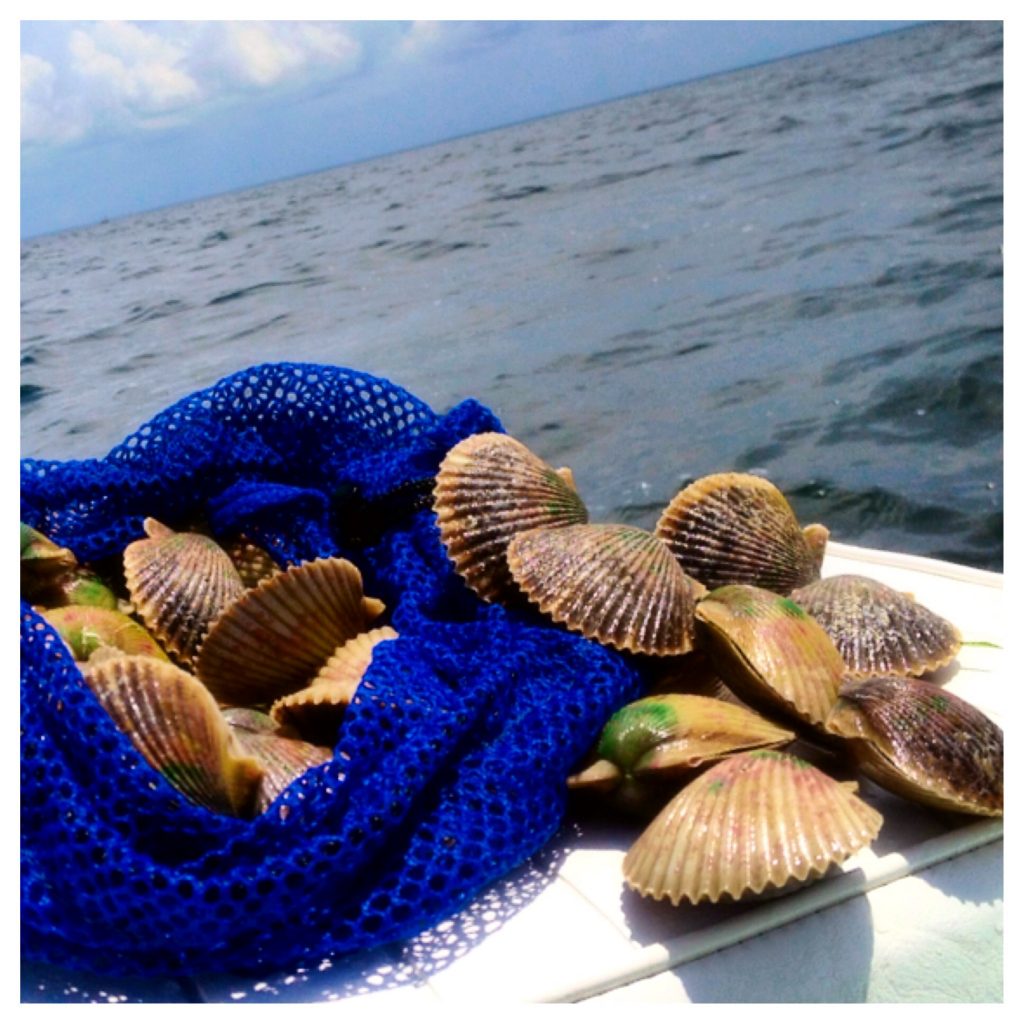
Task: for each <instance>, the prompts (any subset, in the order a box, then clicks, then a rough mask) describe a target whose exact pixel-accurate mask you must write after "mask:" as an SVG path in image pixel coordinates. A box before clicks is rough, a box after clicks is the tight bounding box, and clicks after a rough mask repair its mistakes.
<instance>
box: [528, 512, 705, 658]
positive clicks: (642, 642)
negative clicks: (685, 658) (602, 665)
mask: <svg viewBox="0 0 1024 1024" xmlns="http://www.w3.org/2000/svg"><path fill="white" fill-rule="evenodd" d="M508 564H509V569H510V570H511V572H512V577H513V579H514V580H515V582H516V583H517V584H518V585H519V587H520V588H521V590H522V591H523V593H525V594H526V596H527V597H528V598H529V599H530V600H531V601H532V602H533V603H534V604H536V605H537V606H538V607H539V608H540V609H541V611H542V612H544V613H545V614H546V615H548V616H550V618H552V619H554V621H555V622H559V623H562V624H563V625H565V626H567V627H568V628H569V629H572V630H575V631H576V632H578V633H582V634H583V635H584V636H587V637H590V638H591V639H594V640H598V641H600V642H601V643H603V644H607V645H608V646H610V647H615V648H618V649H619V650H626V651H634V652H639V653H644V654H658V655H665V654H684V653H685V652H686V651H688V650H690V649H691V648H692V646H693V635H694V625H693V609H694V602H695V592H696V591H695V588H699V585H698V584H696V583H694V582H693V581H692V580H689V579H687V577H686V575H685V573H683V571H682V570H681V569H680V568H679V565H678V563H677V562H676V561H675V559H674V558H672V556H671V554H670V552H669V551H668V549H667V548H666V547H665V546H664V545H663V544H662V543H661V542H660V541H659V540H658V538H657V537H655V536H654V534H652V533H649V532H648V531H646V530H641V529H639V528H638V527H635V526H620V525H607V524H583V525H579V526H564V527H557V528H544V527H541V528H539V529H536V530H530V531H528V532H526V533H521V534H518V535H517V536H516V537H514V538H513V539H512V541H511V543H510V544H509V547H508ZM699 589H700V590H703V588H699Z"/></svg>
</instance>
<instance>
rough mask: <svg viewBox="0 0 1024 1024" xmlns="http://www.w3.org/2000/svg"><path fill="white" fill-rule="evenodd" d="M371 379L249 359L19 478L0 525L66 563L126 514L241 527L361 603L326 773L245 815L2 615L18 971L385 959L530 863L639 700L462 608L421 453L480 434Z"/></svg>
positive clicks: (600, 657) (511, 627)
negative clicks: (377, 633) (167, 769)
mask: <svg viewBox="0 0 1024 1024" xmlns="http://www.w3.org/2000/svg"><path fill="white" fill-rule="evenodd" d="M500 429H501V427H500V424H499V423H498V421H497V420H496V418H495V417H494V415H493V414H492V413H491V412H490V411H489V410H488V409H486V408H485V407H483V406H482V405H480V404H479V403H477V402H475V401H473V400H467V401H465V402H463V403H461V404H460V405H458V406H456V407H455V408H454V409H452V410H451V411H450V412H449V413H448V414H446V415H444V416H440V415H437V414H435V413H434V412H432V411H431V410H430V409H429V408H428V407H427V406H426V405H425V404H424V403H422V402H421V401H419V400H418V399H416V398H415V397H413V396H412V395H409V394H408V393H406V392H405V391H403V390H402V389H400V388H398V387H395V386H394V385H392V384H390V383H388V382H387V381H384V380H380V379H377V378H374V377H371V376H368V375H367V374H360V373H356V372H353V371H351V370H346V369H341V368H338V367H330V366H319V365H311V364H293V363H285V364H281V363H276V364H267V365H263V366H258V367H254V368H252V369H250V370H245V371H242V372H240V373H237V374H234V375H232V376H230V377H226V378H224V379H223V380H221V381H220V382H218V383H217V384H215V385H214V386H213V387H211V388H209V389H207V390H204V391H199V392H197V393H195V394H193V395H190V396H188V397H186V398H184V399H182V400H181V401H179V402H178V403H176V404H175V405H173V406H171V407H170V408H168V409H166V410H165V411H164V412H162V413H160V414H159V415H158V416H156V417H155V418H154V419H153V420H152V421H151V422H149V423H148V424H146V425H145V426H143V427H142V428H141V429H139V430H138V431H136V432H135V433H134V434H133V435H132V436H130V437H129V438H127V439H126V440H125V441H124V442H123V443H122V444H120V445H118V446H117V447H116V448H114V449H113V450H112V451H111V452H110V453H109V454H108V455H107V456H106V457H105V458H102V459H91V460H81V461H68V462H55V461H42V460H37V459H24V460H22V464H21V497H22V520H23V521H24V522H26V523H28V524H29V525H30V526H33V527H35V528H36V529H38V530H40V531H42V532H43V533H45V534H47V535H48V536H50V537H51V538H52V539H53V540H54V541H56V542H57V543H58V544H61V545H63V546H66V547H69V548H71V549H72V550H73V551H74V552H75V554H76V555H77V556H78V558H79V560H80V561H89V562H95V563H97V564H102V562H103V560H105V559H117V558H119V557H120V554H121V552H122V551H123V549H124V547H125V546H126V545H127V544H128V543H130V542H131V541H132V540H134V539H137V538H138V537H140V536H142V533H143V531H142V522H143V519H144V518H145V517H147V516H152V517H154V518H156V519H159V520H160V521H161V522H165V523H167V524H168V525H169V526H172V527H176V528H186V527H185V526H183V525H179V524H189V523H195V522H196V521H202V522H204V523H206V524H207V525H208V528H209V529H210V531H211V532H212V533H213V534H214V536H220V535H225V536H227V535H231V534H234V533H237V532H244V533H245V534H246V535H248V536H249V537H250V538H251V539H252V540H254V541H255V542H256V543H258V544H261V545H263V546H264V547H266V548H267V549H268V550H269V551H270V552H271V553H272V554H273V555H274V556H275V557H276V558H277V559H278V561H280V562H282V563H295V562H299V561H303V560H308V559H313V558H317V557H323V556H331V555H341V556H343V557H346V558H349V559H350V560H352V561H353V562H355V563H356V564H357V565H358V566H359V568H360V570H361V571H362V573H363V578H364V581H365V589H366V592H367V593H368V594H371V595H373V596H375V597H379V598H381V599H382V600H383V601H384V602H385V603H386V605H387V609H388V616H389V621H390V622H391V624H392V625H393V626H394V627H395V628H396V629H397V631H398V632H399V634H400V636H399V639H397V640H395V641H393V642H391V643H389V644H385V645H383V646H382V647H381V648H380V649H379V650H380V653H379V654H378V655H377V656H375V658H374V660H373V663H372V666H371V668H370V671H369V675H368V677H367V683H368V684H369V685H368V686H367V687H362V688H361V689H360V696H359V697H358V698H357V700H356V701H355V702H354V703H353V704H352V705H351V706H350V708H349V710H348V712H347V713H346V716H345V719H344V721H343V724H342V727H341V733H340V735H339V738H338V742H337V745H336V747H335V750H334V757H333V759H332V760H331V761H329V762H328V763H326V764H324V765H321V766H319V767H317V768H313V769H311V770H309V771H308V772H307V773H306V774H305V775H303V776H302V777H301V778H299V779H298V780H296V781H295V782H293V783H292V785H291V786H290V787H289V788H288V789H287V790H285V791H284V793H282V794H281V795H280V796H279V797H278V798H277V800H276V801H275V802H274V803H273V804H272V805H271V807H270V808H269V809H268V810H267V811H266V812H265V813H263V814H262V815H260V816H259V817H257V818H254V819H251V820H242V819H236V818H230V817H226V816H223V815H217V814H214V813H211V812H209V811H206V810H204V809H202V808H200V807H198V806H197V805H195V804H193V803H191V802H190V801H189V800H188V799H186V798H185V797H184V796H182V795H181V794H180V793H179V792H178V791H177V790H176V789H174V788H173V787H171V786H170V785H169V784H168V783H167V782H166V781H165V780H164V779H163V777H162V776H161V775H160V774H159V773H158V772H156V771H155V770H153V769H152V768H150V767H149V765H148V764H147V763H146V762H145V760H144V759H143V758H142V757H141V755H140V754H139V753H138V752H137V751H136V750H135V748H134V747H133V745H132V743H131V742H130V740H129V739H128V738H127V737H126V736H125V735H124V734H123V733H122V732H121V731H120V730H119V729H118V728H117V727H116V726H115V725H114V723H113V721H112V720H111V719H110V717H109V716H108V715H107V713H106V712H105V711H104V710H103V709H102V708H101V707H100V705H99V703H98V701H97V700H96V699H95V698H94V697H93V695H92V693H91V691H90V690H89V689H88V687H87V686H86V685H85V683H84V681H83V679H82V677H81V674H80V672H79V670H78V669H77V668H76V666H75V665H74V663H73V661H72V659H71V657H70V656H69V652H68V651H67V650H66V648H65V647H64V645H63V643H62V641H61V640H60V639H59V637H58V636H57V635H56V633H55V632H54V631H53V630H52V629H51V628H50V627H49V626H48V624H47V623H46V622H45V620H44V619H42V618H41V617H40V616H38V615H37V614H36V613H35V612H34V611H33V610H32V608H31V607H30V606H29V605H27V604H25V603H24V602H23V603H22V607H21V885H22V904H21V922H22V952H23V955H24V956H25V957H26V958H28V959H31V960H41V961H46V962H52V963H57V964H60V965H63V966H65V967H70V968H82V969H91V970H97V971H103V972H108V973H118V974H122V975H126V974H142V975H145V974H169V973H174V974H178V975H181V974H190V973H198V972H200V971H202V972H204V973H205V972H215V971H267V970H270V969H281V968H289V967H294V966H296V965H297V964H301V963H306V962H313V961H316V960H319V959H321V958H323V957H326V956H336V955H339V954H342V953H345V952H348V951H354V950H357V949H363V948H367V947H370V946H373V945H376V944H378V943H382V942H388V941H395V940H401V939H405V938H408V937H410V936H413V935H415V934H417V933H418V932H420V931H422V930H423V929H424V928H426V927H429V926H430V925H432V924H435V923H437V922H438V921H440V920H442V919H443V918H445V917H447V916H449V915H451V914H452V913H454V912H456V911H457V910H459V909H461V908H462V907H464V906H465V905H466V904H468V903H469V902H470V900H471V899H472V898H473V897H474V896H476V895H477V894H479V893H480V892H481V890H482V889H484V888H486V887H487V886H489V885H491V884H493V883H494V882H495V881H496V880H497V879H499V878H500V877H501V876H502V875H504V874H506V873H507V872H509V871H510V870H511V869H513V868H514V867H516V866H517V865H518V864H520V863H521V862H522V861H524V860H525V859H527V858H528V857H529V856H530V855H531V854H533V853H534V852H536V851H537V850H538V849H540V847H541V846H543V845H544V844H545V843H546V842H547V841H548V840H549V839H550V838H551V836H552V835H553V834H554V833H555V831H556V830H557V828H558V826H559V824H560V821H561V817H562V814H563V812H564V807H565V800H566V790H565V784H564V780H565V778H566V776H567V774H568V773H569V771H570V770H571V768H572V767H573V765H574V764H575V763H576V762H577V761H578V760H579V759H580V758H581V757H582V756H583V754H584V753H585V752H586V750H587V748H588V747H589V745H590V744H591V743H592V741H593V739H594V738H595V736H596V735H597V733H598V731H599V730H600V728H601V727H602V725H603V724H604V722H605V720H606V719H607V718H608V716H609V715H610V714H611V713H612V712H613V711H614V710H615V709H616V708H617V707H619V706H620V705H621V704H623V703H625V702H626V701H627V700H631V699H633V698H634V697H636V696H638V695H639V692H640V688H641V686H640V678H639V676H638V674H637V672H636V671H635V669H634V668H633V667H631V665H630V664H629V662H628V660H627V659H626V658H624V657H622V656H620V655H618V654H616V653H615V652H613V651H609V650H607V649H605V648H603V647H601V646H599V645H598V644H596V643H593V642H591V641H588V640H585V639H583V638H581V637H578V636H575V635H572V634H569V633H567V632H565V631H563V630H561V629H559V628H556V627H554V626H550V625H548V624H546V623H544V622H543V621H542V620H541V619H540V617H539V616H533V615H531V613H530V612H528V611H510V610H507V609H505V608H502V607H498V606H493V605H487V604H484V603H483V602H481V601H480V600H478V599H477V598H476V597H475V596H474V595H472V593H471V592H470V591H469V590H468V589H467V588H466V587H465V586H464V585H463V583H462V581H461V580H460V579H459V578H458V576H456V575H455V574H454V572H453V570H452V568H451V566H450V563H449V561H448V559H447V556H446V553H445V550H444V548H443V545H442V544H441V542H440V539H439V536H438V533H437V529H436V523H435V520H434V516H433V513H432V511H431V510H430V508H429V485H430V482H431V478H432V476H433V475H434V473H435V472H436V470H437V467H438V465H439V463H440V461H441V459H442V458H443V456H444V454H445V452H446V451H447V450H448V449H449V448H450V447H451V446H452V445H454V444H455V443H456V442H458V441H459V440H461V439H462V438H463V437H466V436H468V435H470V434H473V433H478V432H481V431H485V430H500Z"/></svg>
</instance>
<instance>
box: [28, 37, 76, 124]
mask: <svg viewBox="0 0 1024 1024" xmlns="http://www.w3.org/2000/svg"><path fill="white" fill-rule="evenodd" d="M56 80H57V72H56V70H55V68H54V66H53V65H52V64H51V63H50V62H49V61H45V60H43V59H42V57H37V56H35V55H34V54H31V53H25V54H22V57H21V137H22V139H23V140H25V141H26V142H50V141H55V142H70V141H72V140H74V139H76V138H78V137H79V136H80V135H81V134H82V126H81V123H80V122H79V121H78V119H77V118H75V117H74V116H73V115H72V116H69V114H68V111H67V109H66V105H65V104H62V103H60V102H59V99H58V97H57V95H56V92H55V82H56Z"/></svg>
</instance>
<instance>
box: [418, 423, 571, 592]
mask: <svg viewBox="0 0 1024 1024" xmlns="http://www.w3.org/2000/svg"><path fill="white" fill-rule="evenodd" d="M434 511H435V512H436V514H437V525H438V528H439V529H440V531H441V540H442V541H443V542H444V544H445V547H446V548H447V549H448V556H449V558H451V560H452V562H453V563H454V565H455V568H456V570H457V571H458V573H459V574H460V575H461V576H462V577H463V579H464V580H465V581H466V583H468V584H469V586H470V587H471V588H472V589H473V590H474V592H475V593H476V594H478V595H479V596H480V597H481V598H483V600H485V601H495V600H499V599H501V598H502V597H504V596H507V595H508V594H510V593H513V594H514V593H515V587H514V586H513V584H512V581H511V579H510V578H509V572H508V566H507V565H506V562H505V550H506V548H507V547H508V543H509V541H510V540H511V539H512V538H513V537H514V536H515V535H516V534H517V533H522V532H523V531H524V530H529V529H533V528H534V527H539V526H569V525H571V524H575V523H585V522H586V521H587V510H586V507H585V506H584V504H583V502H582V501H581V500H580V496H579V495H578V494H577V493H576V490H575V487H574V486H573V484H572V474H571V473H568V472H567V471H565V470H556V469H553V468H552V467H551V466H549V465H548V464H547V463H546V462H544V461H543V460H542V459H541V458H539V457H538V456H536V455H534V453H533V452H531V451H530V449H529V448H527V447H526V446H525V445H524V444H523V443H522V442H520V441H517V440H515V438H512V437H509V436H508V435H507V434H495V433H485V434H474V435H472V436H471V437H467V438H465V439H464V440H462V441H460V442H459V443H458V444H457V445H455V447H453V448H452V449H451V450H450V451H449V452H448V454H447V455H446V456H445V457H444V460H443V461H442V463H441V467H440V469H439V470H438V473H437V482H436V485H435V488H434Z"/></svg>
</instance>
